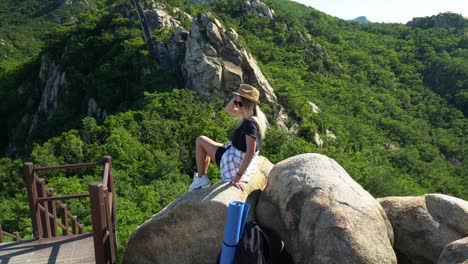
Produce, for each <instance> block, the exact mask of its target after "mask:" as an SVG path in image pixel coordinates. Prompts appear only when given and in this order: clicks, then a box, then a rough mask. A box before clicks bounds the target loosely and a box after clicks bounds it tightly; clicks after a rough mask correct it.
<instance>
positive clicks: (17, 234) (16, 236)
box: [13, 232, 20, 241]
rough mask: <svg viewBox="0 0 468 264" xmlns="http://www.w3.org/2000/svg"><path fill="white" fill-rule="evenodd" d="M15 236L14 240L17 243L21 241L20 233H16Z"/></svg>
mask: <svg viewBox="0 0 468 264" xmlns="http://www.w3.org/2000/svg"><path fill="white" fill-rule="evenodd" d="M13 234H14V235H15V238H14V240H15V241H19V240H20V237H19V232H14V233H13Z"/></svg>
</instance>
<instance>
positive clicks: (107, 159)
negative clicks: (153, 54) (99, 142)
mask: <svg viewBox="0 0 468 264" xmlns="http://www.w3.org/2000/svg"><path fill="white" fill-rule="evenodd" d="M104 162H109V176H108V177H109V178H108V181H107V185H108V186H107V191H108V192H110V193H112V194H114V193H115V192H114V179H113V178H112V157H111V156H104ZM112 198H113V199H112V212H111V214H110V216H111V218H112V229H113V232H114V234H115V230H116V228H117V214H116V212H117V211H116V209H115V195H112ZM116 242H117V241H116ZM116 247H117V244H116Z"/></svg>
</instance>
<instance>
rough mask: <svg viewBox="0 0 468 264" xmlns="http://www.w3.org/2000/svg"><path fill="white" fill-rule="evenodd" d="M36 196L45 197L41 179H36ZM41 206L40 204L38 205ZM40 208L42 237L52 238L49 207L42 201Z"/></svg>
mask: <svg viewBox="0 0 468 264" xmlns="http://www.w3.org/2000/svg"><path fill="white" fill-rule="evenodd" d="M37 195H38V197H40V198H43V197H44V198H45V197H47V190H46V185H45V180H44V179H43V178H39V179H38V185H37ZM39 204H41V203H39ZM41 205H42V207H43V208H44V211H43V212H40V213H41V221H42V232H43V233H42V237H52V234H51V232H50V217H49V206H48V202H46V201H42V204H41Z"/></svg>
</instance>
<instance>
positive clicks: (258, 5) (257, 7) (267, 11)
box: [242, 0, 275, 20]
mask: <svg viewBox="0 0 468 264" xmlns="http://www.w3.org/2000/svg"><path fill="white" fill-rule="evenodd" d="M242 10H243V11H244V15H247V16H249V15H252V16H256V17H268V18H269V19H270V20H273V16H274V15H275V11H274V10H273V9H271V8H269V7H268V6H267V5H266V4H265V3H263V2H261V1H260V0H247V1H245V2H244V3H242Z"/></svg>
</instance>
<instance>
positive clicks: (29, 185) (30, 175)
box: [23, 162, 42, 239]
mask: <svg viewBox="0 0 468 264" xmlns="http://www.w3.org/2000/svg"><path fill="white" fill-rule="evenodd" d="M23 171H24V175H23V179H24V181H25V183H26V189H27V190H28V200H29V213H30V215H31V223H32V230H33V235H34V238H35V239H40V238H42V225H41V215H40V211H39V205H38V203H37V188H36V178H35V175H34V165H33V164H32V162H26V163H24V165H23Z"/></svg>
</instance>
